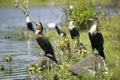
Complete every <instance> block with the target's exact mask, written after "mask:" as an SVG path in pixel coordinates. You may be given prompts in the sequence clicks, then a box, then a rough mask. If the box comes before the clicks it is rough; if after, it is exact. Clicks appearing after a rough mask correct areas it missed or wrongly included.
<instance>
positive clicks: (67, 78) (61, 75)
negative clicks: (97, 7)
mask: <svg viewBox="0 0 120 80" xmlns="http://www.w3.org/2000/svg"><path fill="white" fill-rule="evenodd" d="M119 18H120V16H117V15H116V16H113V17H111V20H110V22H108V21H106V20H104V24H102V26H101V27H100V29H101V32H102V34H103V36H104V41H105V43H104V48H105V49H104V52H105V55H106V63H107V67H108V69H109V72H108V74H106V75H105V74H103V73H99V74H98V75H97V80H119V79H120V76H119V74H120V68H119V66H120V57H119V56H120V54H119V52H120V34H119V30H120V26H119V25H120V20H119ZM48 33H49V36H52V33H54V34H57V33H55V32H54V30H53V31H49V32H48ZM46 35H48V34H46ZM80 35H81V37H80V40H81V42H82V43H83V44H84V45H85V47H86V48H87V52H88V53H87V55H90V54H91V45H90V42H89V38H88V33H87V30H86V31H81V32H80ZM56 36H58V35H56ZM55 38H56V37H55V36H52V38H51V42H52V44H53V46H54V47H55V45H56V44H55V42H58V41H59V37H57V38H56V39H55ZM55 53H56V56H57V58H59V56H61V57H62V60H63V62H62V64H61V66H62V69H59V68H57V67H53V68H52V69H50V71H52V72H50V73H49V74H50V75H47V76H46V77H45V79H46V80H54V78H55V76H57V78H58V80H95V77H94V76H93V75H91V74H89V73H87V74H79V75H78V76H73V75H72V74H71V73H70V72H69V71H68V68H69V66H70V65H72V64H74V63H76V62H77V61H79V60H80V59H82V58H83V57H84V56H83V55H81V54H75V55H72V57H71V58H68V56H67V54H65V53H64V52H63V54H59V53H60V52H58V50H57V49H56V48H55ZM58 54H59V56H58ZM45 72H49V71H48V70H46V71H45Z"/></svg>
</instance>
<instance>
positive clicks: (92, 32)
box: [89, 24, 97, 35]
mask: <svg viewBox="0 0 120 80" xmlns="http://www.w3.org/2000/svg"><path fill="white" fill-rule="evenodd" d="M89 32H90V34H91V35H94V34H96V33H97V24H94V25H92V27H91V28H90V30H89Z"/></svg>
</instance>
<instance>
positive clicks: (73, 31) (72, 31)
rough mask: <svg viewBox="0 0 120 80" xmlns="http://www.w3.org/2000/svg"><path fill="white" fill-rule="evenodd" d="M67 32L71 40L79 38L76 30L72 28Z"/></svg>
mask: <svg viewBox="0 0 120 80" xmlns="http://www.w3.org/2000/svg"><path fill="white" fill-rule="evenodd" d="M69 31H70V36H71V38H72V39H74V38H76V37H79V32H78V30H77V29H76V28H73V29H72V30H69Z"/></svg>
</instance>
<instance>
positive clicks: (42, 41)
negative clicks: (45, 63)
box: [36, 35, 54, 54]
mask: <svg viewBox="0 0 120 80" xmlns="http://www.w3.org/2000/svg"><path fill="white" fill-rule="evenodd" d="M36 39H37V42H38V44H39V45H40V47H41V48H42V49H43V50H44V51H45V52H47V53H50V54H54V50H53V47H52V45H51V43H50V42H49V40H48V39H47V38H46V37H45V36H44V35H40V36H39V37H37V38H36Z"/></svg>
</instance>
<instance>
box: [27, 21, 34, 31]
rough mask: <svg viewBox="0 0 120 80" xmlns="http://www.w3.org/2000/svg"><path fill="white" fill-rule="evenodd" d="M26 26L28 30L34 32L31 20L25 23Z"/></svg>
mask: <svg viewBox="0 0 120 80" xmlns="http://www.w3.org/2000/svg"><path fill="white" fill-rule="evenodd" d="M27 28H28V29H29V30H31V31H33V32H35V31H34V29H33V25H32V23H31V22H29V23H27Z"/></svg>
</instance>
